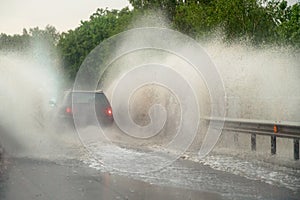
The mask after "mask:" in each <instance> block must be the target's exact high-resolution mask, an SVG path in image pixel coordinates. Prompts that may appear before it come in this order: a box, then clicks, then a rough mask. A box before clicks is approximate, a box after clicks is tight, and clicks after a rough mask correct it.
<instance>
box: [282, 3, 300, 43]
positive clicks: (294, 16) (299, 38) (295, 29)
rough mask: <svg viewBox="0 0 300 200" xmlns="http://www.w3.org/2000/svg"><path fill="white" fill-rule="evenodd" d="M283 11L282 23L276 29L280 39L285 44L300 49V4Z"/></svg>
mask: <svg viewBox="0 0 300 200" xmlns="http://www.w3.org/2000/svg"><path fill="white" fill-rule="evenodd" d="M282 11H284V13H283V16H282V21H280V23H279V24H278V26H277V28H276V31H277V33H278V35H279V39H280V41H281V42H282V43H283V44H287V45H292V46H294V47H297V48H300V3H298V4H295V5H293V6H292V7H291V8H286V9H282Z"/></svg>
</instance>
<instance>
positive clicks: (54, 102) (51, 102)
mask: <svg viewBox="0 0 300 200" xmlns="http://www.w3.org/2000/svg"><path fill="white" fill-rule="evenodd" d="M49 105H50V106H51V107H56V100H55V99H51V100H50V101H49Z"/></svg>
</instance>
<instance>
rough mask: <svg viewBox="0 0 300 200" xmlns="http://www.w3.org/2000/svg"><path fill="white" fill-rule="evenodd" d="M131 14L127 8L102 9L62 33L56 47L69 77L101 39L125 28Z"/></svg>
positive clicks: (72, 75)
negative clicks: (72, 28)
mask: <svg viewBox="0 0 300 200" xmlns="http://www.w3.org/2000/svg"><path fill="white" fill-rule="evenodd" d="M132 16H133V14H132V12H131V11H129V9H128V8H124V9H122V10H121V11H118V10H112V11H109V10H103V9H97V11H96V12H95V13H94V14H92V15H91V16H90V19H89V20H88V21H82V22H81V25H80V26H79V27H78V28H76V29H75V30H70V31H68V32H67V33H62V35H61V37H60V40H59V43H58V47H59V50H60V52H61V55H62V58H63V60H64V67H65V69H66V71H67V73H68V74H69V78H71V79H74V78H75V76H76V73H77V71H78V69H79V67H80V65H81V63H82V62H83V60H84V59H85V57H86V56H87V55H88V54H89V53H90V52H91V51H92V50H93V49H94V48H95V47H96V46H97V45H99V44H100V43H101V42H102V41H103V40H105V39H107V38H109V37H111V36H113V35H115V34H117V33H120V32H121V31H124V30H126V28H127V27H128V25H129V23H130V21H131V18H132Z"/></svg>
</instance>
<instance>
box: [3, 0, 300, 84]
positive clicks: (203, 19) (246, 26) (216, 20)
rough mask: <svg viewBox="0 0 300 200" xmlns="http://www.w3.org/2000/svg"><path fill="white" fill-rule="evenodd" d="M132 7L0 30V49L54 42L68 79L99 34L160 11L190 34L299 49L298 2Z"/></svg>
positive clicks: (191, 1)
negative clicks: (72, 21)
mask: <svg viewBox="0 0 300 200" xmlns="http://www.w3.org/2000/svg"><path fill="white" fill-rule="evenodd" d="M129 2H130V3H131V5H132V7H133V9H129V8H124V9H122V10H105V9H97V10H96V12H95V13H93V14H92V15H91V16H90V18H89V20H87V21H81V23H80V25H79V26H78V27H77V28H75V29H74V30H69V31H67V32H63V33H58V31H57V30H56V29H55V27H53V26H50V25H48V26H46V28H45V29H43V30H42V29H40V28H39V27H35V28H31V29H29V30H26V29H23V33H22V34H16V35H7V34H5V33H1V34H0V51H21V52H22V51H26V50H27V49H28V48H30V47H31V45H30V44H31V41H32V40H34V39H36V38H39V39H43V40H45V41H47V42H48V44H49V45H50V46H53V47H55V48H56V49H57V50H58V52H59V53H60V55H61V59H62V65H63V69H64V71H65V73H66V74H67V76H68V78H69V79H70V80H72V79H74V78H75V76H76V73H77V71H78V69H79V67H80V65H81V63H82V62H83V60H84V59H85V57H86V56H87V55H88V53H89V52H90V51H91V50H93V49H94V48H95V47H96V46H97V45H98V44H99V43H101V42H102V41H103V40H105V39H107V38H109V37H111V36H113V35H115V34H117V33H120V32H122V31H125V30H127V29H130V28H131V27H132V24H133V22H134V21H135V20H137V19H139V18H141V17H142V16H143V15H148V14H149V13H151V12H152V13H153V12H157V11H158V12H160V13H163V14H164V15H165V17H166V21H167V23H168V24H169V27H171V28H173V29H175V30H178V31H180V32H182V33H184V34H187V35H189V36H191V37H193V38H195V39H203V38H206V37H210V36H211V35H214V34H216V33H220V34H221V38H222V40H223V42H224V43H229V44H230V43H231V42H236V41H247V42H249V43H250V44H252V45H254V46H257V47H262V46H264V45H276V46H289V47H291V48H294V49H295V50H296V51H299V49H300V3H296V4H294V5H291V6H289V5H288V4H287V2H286V1H280V0H231V1H228V0H129Z"/></svg>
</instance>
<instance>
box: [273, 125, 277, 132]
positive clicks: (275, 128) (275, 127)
mask: <svg viewBox="0 0 300 200" xmlns="http://www.w3.org/2000/svg"><path fill="white" fill-rule="evenodd" d="M273 131H274V133H278V127H277V126H276V125H274V126H273Z"/></svg>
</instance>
